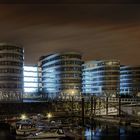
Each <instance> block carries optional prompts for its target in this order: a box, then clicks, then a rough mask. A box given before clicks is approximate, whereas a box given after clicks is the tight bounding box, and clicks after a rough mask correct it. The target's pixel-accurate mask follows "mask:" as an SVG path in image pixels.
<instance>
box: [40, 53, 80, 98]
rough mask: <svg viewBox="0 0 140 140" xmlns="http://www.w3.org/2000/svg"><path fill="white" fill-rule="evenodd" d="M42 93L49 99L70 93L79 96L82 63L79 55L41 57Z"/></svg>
mask: <svg viewBox="0 0 140 140" xmlns="http://www.w3.org/2000/svg"><path fill="white" fill-rule="evenodd" d="M40 65H41V66H40V67H41V69H42V78H41V80H42V82H41V83H42V85H41V88H42V92H43V93H46V95H47V96H48V97H50V98H55V97H57V95H59V94H64V95H68V94H71V92H74V93H75V94H80V92H81V78H82V71H81V66H82V61H81V55H80V54H79V53H61V54H52V55H48V56H44V57H41V59H40Z"/></svg>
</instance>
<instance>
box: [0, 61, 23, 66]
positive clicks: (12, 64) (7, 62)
mask: <svg viewBox="0 0 140 140" xmlns="http://www.w3.org/2000/svg"><path fill="white" fill-rule="evenodd" d="M0 65H4V66H5V65H6V66H7V65H8V66H20V67H23V63H22V62H14V61H0Z"/></svg>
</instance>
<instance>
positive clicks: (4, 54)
mask: <svg viewBox="0 0 140 140" xmlns="http://www.w3.org/2000/svg"><path fill="white" fill-rule="evenodd" d="M0 58H13V59H19V60H23V55H20V54H14V53H0Z"/></svg>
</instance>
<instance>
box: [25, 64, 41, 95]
mask: <svg viewBox="0 0 140 140" xmlns="http://www.w3.org/2000/svg"><path fill="white" fill-rule="evenodd" d="M23 74H24V96H23V97H24V98H34V97H37V96H38V93H39V69H38V66H24V73H23Z"/></svg>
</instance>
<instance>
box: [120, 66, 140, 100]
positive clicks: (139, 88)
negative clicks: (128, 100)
mask: <svg viewBox="0 0 140 140" xmlns="http://www.w3.org/2000/svg"><path fill="white" fill-rule="evenodd" d="M120 94H121V95H122V96H130V97H135V96H139V94H140V66H121V67H120Z"/></svg>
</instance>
